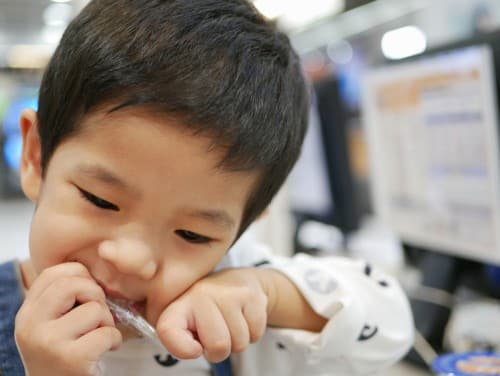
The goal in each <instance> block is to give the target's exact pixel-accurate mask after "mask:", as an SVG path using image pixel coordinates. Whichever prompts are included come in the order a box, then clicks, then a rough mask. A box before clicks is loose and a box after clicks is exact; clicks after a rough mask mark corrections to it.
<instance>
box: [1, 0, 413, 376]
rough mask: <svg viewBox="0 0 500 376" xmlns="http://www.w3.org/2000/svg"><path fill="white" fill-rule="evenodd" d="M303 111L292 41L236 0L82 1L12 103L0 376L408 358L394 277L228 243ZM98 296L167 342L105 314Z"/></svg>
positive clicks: (286, 149)
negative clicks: (13, 258) (26, 98)
mask: <svg viewBox="0 0 500 376" xmlns="http://www.w3.org/2000/svg"><path fill="white" fill-rule="evenodd" d="M307 113H308V99H307V94H306V88H305V84H304V80H303V77H302V75H301V70H300V64H299V60H298V58H297V56H296V55H295V53H294V52H293V51H292V49H291V47H290V45H289V42H288V39H287V38H286V37H285V36H284V35H283V34H281V33H280V32H278V31H276V30H275V28H274V27H273V26H272V25H270V24H269V23H267V22H266V21H265V20H264V19H263V18H262V17H261V16H260V15H259V14H258V13H257V12H256V11H255V9H254V8H253V7H252V6H251V5H250V4H248V3H247V2H245V1H244V0H196V1H194V0H169V1H166V0H95V1H93V2H91V3H90V4H89V5H88V6H87V7H86V8H85V9H84V10H83V11H82V12H81V13H80V15H79V16H77V18H76V19H75V20H74V21H73V22H72V23H71V24H70V26H69V27H68V29H67V31H66V32H65V34H64V36H63V38H62V40H61V42H60V45H59V47H58V48H57V50H56V52H55V54H54V56H53V58H52V60H51V61H50V63H49V66H48V68H47V70H46V73H45V75H44V78H43V82H42V84H41V89H40V97H39V109H38V113H35V112H34V111H32V110H25V111H24V112H23V113H22V115H21V120H20V126H21V130H22V135H23V154H22V163H21V164H22V167H21V180H22V186H23V190H24V192H25V194H26V195H27V196H28V197H29V198H30V199H31V200H33V201H34V202H36V209H35V212H34V215H33V220H32V227H31V231H30V255H31V257H30V259H29V260H28V261H25V262H23V263H20V264H18V263H16V262H9V263H6V264H4V265H2V266H0V317H1V318H0V369H1V372H3V375H7V376H9V375H22V374H24V372H26V374H28V375H30V376H41V375H97V374H103V372H105V374H109V375H160V374H161V375H209V374H210V372H211V369H212V368H213V367H212V366H211V365H210V363H218V362H222V361H223V360H225V359H227V358H228V357H229V355H230V354H232V355H231V358H230V363H228V362H227V361H226V362H225V363H221V364H222V365H224V366H229V364H230V365H231V366H232V374H233V375H235V376H236V375H237V376H257V375H258V376H265V375H273V376H276V375H302V376H304V375H310V376H313V375H337V376H341V375H358V374H359V375H364V374H370V375H371V374H373V373H374V372H375V371H377V370H378V369H382V368H385V367H387V366H388V365H390V364H391V363H393V362H394V361H396V360H397V359H398V358H400V357H401V356H402V355H403V354H404V353H405V352H406V351H407V349H408V347H409V346H410V343H411V340H412V320H411V314H410V311H409V308H408V304H407V301H406V299H405V297H404V295H403V293H402V292H401V290H400V288H399V287H398V285H397V283H396V282H395V281H394V280H393V279H391V278H390V277H387V276H382V275H381V274H380V273H378V272H376V271H374V270H372V269H371V267H370V266H369V265H366V264H365V263H363V262H357V261H351V260H344V259H335V258H325V259H321V260H315V259H313V258H310V257H306V256H298V257H296V258H294V259H283V258H281V259H279V258H277V257H273V256H272V255H271V253H270V252H268V251H267V250H266V249H265V248H264V247H262V246H259V245H258V244H255V243H254V242H252V240H251V239H248V238H245V237H244V236H243V237H242V238H241V239H240V240H239V241H238V242H237V243H236V244H235V245H234V246H233V244H234V243H235V241H236V240H237V239H238V238H240V236H241V235H242V234H243V232H244V231H245V229H246V228H247V227H248V226H249V225H250V224H251V222H252V221H254V220H255V219H256V218H257V217H258V216H259V215H260V214H261V213H262V212H263V211H264V210H265V208H266V206H267V205H268V204H269V202H270V200H271V199H272V197H273V195H274V194H275V193H276V191H277V190H278V189H279V187H280V186H281V184H282V183H283V181H284V179H285V178H286V176H287V174H288V172H289V171H290V169H291V167H292V165H293V164H294V162H295V160H296V159H297V157H298V155H299V151H300V146H301V143H302V139H303V136H304V132H305V129H306V122H307ZM230 248H231V250H230V252H229V253H227V251H228V249H230ZM106 296H108V297H113V298H120V299H122V300H126V301H128V302H129V303H130V304H133V305H134V307H135V309H136V310H137V311H139V312H140V313H141V314H142V315H143V316H144V317H145V318H146V319H147V320H148V321H149V322H150V323H151V324H152V325H154V326H155V328H156V329H157V332H158V335H159V338H160V339H161V341H162V343H163V345H164V347H165V350H163V351H162V350H160V349H158V348H155V347H154V346H152V345H150V344H149V343H148V342H147V341H146V340H145V339H143V338H137V336H136V335H135V334H134V333H131V332H130V331H127V329H126V328H123V327H121V326H120V325H119V324H115V322H114V319H113V317H112V315H111V313H110V310H109V308H108V306H107V305H106V302H105V297H106ZM14 323H15V325H14ZM14 338H15V342H14ZM251 344H254V345H251ZM221 364H219V365H218V366H216V367H215V368H213V369H214V370H215V372H216V373H217V374H219V375H222V373H220V372H226V371H228V370H229V367H226V369H223V370H222V371H221V368H220V366H221Z"/></svg>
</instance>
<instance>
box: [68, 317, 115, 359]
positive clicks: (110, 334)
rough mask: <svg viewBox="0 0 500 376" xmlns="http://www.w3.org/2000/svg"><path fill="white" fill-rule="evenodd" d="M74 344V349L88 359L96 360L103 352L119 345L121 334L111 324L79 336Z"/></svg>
mask: <svg viewBox="0 0 500 376" xmlns="http://www.w3.org/2000/svg"><path fill="white" fill-rule="evenodd" d="M74 344H75V348H74V351H77V352H78V353H79V354H85V356H86V358H87V360H88V361H96V360H99V358H100V357H101V356H102V355H103V354H104V353H106V352H108V351H113V350H116V349H117V348H118V347H120V345H121V344H122V335H121V333H120V331H119V330H118V329H116V328H114V327H112V326H102V327H100V328H97V329H94V330H92V331H90V332H88V333H87V334H85V335H83V336H81V337H80V338H78V339H77V340H76V341H75V342H74Z"/></svg>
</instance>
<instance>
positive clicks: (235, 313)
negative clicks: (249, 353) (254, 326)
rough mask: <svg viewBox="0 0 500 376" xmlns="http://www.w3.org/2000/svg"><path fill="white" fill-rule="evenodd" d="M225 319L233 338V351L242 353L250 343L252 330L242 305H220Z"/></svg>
mask: <svg viewBox="0 0 500 376" xmlns="http://www.w3.org/2000/svg"><path fill="white" fill-rule="evenodd" d="M219 309H220V311H221V312H222V315H223V316H224V320H225V322H226V325H227V327H228V329H229V334H230V338H231V352H234V353H240V352H242V351H243V350H245V349H246V348H247V347H248V345H249V344H250V332H249V329H248V323H247V321H246V319H245V317H244V315H243V312H242V309H241V308H240V307H231V306H229V307H221V306H219Z"/></svg>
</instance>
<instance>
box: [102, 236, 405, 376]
mask: <svg viewBox="0 0 500 376" xmlns="http://www.w3.org/2000/svg"><path fill="white" fill-rule="evenodd" d="M264 261H265V262H269V264H266V265H263V266H261V267H271V268H275V269H278V270H280V271H281V272H283V273H285V274H286V275H287V276H288V277H289V278H290V279H291V280H292V281H293V282H294V283H295V284H296V285H297V287H298V288H299V289H300V291H301V292H302V293H303V295H304V297H305V298H306V300H307V301H308V302H309V304H310V305H311V307H312V308H313V309H314V310H315V311H316V312H317V313H318V314H320V315H321V316H323V317H325V318H327V319H328V320H329V321H328V323H327V324H326V325H325V327H324V329H323V331H322V332H321V333H312V332H308V331H304V330H296V329H272V328H268V329H267V331H266V333H265V334H264V336H263V338H262V339H261V340H260V341H259V342H257V343H255V344H253V345H250V346H249V347H248V348H247V349H246V350H245V351H244V352H242V353H240V354H234V355H231V363H232V368H233V374H234V375H233V376H327V375H334V376H353V375H377V374H379V372H381V374H383V370H384V369H386V368H388V367H389V366H390V365H392V364H393V363H395V362H396V361H397V360H398V359H399V358H401V357H402V356H403V355H404V354H405V353H406V352H407V351H408V349H409V348H410V347H411V344H412V343H413V319H412V315H411V310H410V307H409V304H408V300H407V298H406V297H405V295H404V293H403V291H402V290H401V288H400V286H399V284H398V283H397V281H396V280H395V279H394V278H392V277H391V276H388V275H385V274H383V273H381V272H380V271H378V270H375V269H374V268H373V267H371V266H370V265H368V264H367V263H366V262H364V261H361V260H352V259H348V258H341V257H321V258H315V257H311V256H308V255H304V254H299V255H296V256H294V257H292V258H288V257H277V256H275V255H273V254H272V253H271V252H270V250H269V249H268V248H267V247H266V246H264V245H261V244H257V243H255V242H254V241H253V239H251V238H250V237H245V236H242V238H241V239H240V240H238V242H237V243H236V244H235V245H234V247H233V248H232V249H231V250H230V252H229V253H228V254H227V255H226V257H224V259H223V260H222V262H221V263H220V264H219V265H218V267H217V269H221V268H224V267H238V266H251V265H255V264H258V263H261V262H264ZM103 368H104V370H105V375H120V376H121V375H123V376H133V375H148V376H156V375H158V376H159V375H162V376H168V375H175V376H208V375H210V366H209V364H208V363H207V361H206V360H205V359H204V358H203V357H200V358H198V359H195V360H177V359H175V358H173V357H172V356H171V355H170V356H169V355H168V354H167V353H166V352H165V353H160V352H159V351H158V349H157V348H155V347H153V346H152V345H150V344H149V343H148V342H146V340H143V339H132V340H129V341H127V342H125V343H124V344H123V345H122V347H121V348H120V349H119V350H118V351H115V352H110V353H108V354H107V355H106V356H105V358H104V359H103Z"/></svg>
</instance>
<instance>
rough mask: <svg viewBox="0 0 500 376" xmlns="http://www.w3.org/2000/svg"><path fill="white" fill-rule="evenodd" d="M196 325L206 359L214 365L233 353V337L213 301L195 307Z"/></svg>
mask: <svg viewBox="0 0 500 376" xmlns="http://www.w3.org/2000/svg"><path fill="white" fill-rule="evenodd" d="M195 324H196V329H197V333H198V337H199V340H200V343H201V345H202V346H203V349H204V351H203V352H204V355H205V358H206V359H207V360H208V361H210V362H213V363H218V362H221V361H223V360H224V359H226V358H227V357H228V356H229V354H230V353H231V335H230V333H229V329H228V327H227V323H226V321H225V320H224V316H223V315H222V313H221V311H220V310H219V308H218V307H217V305H216V304H215V302H213V301H212V300H208V299H207V300H206V302H204V304H198V305H197V306H196V307H195Z"/></svg>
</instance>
